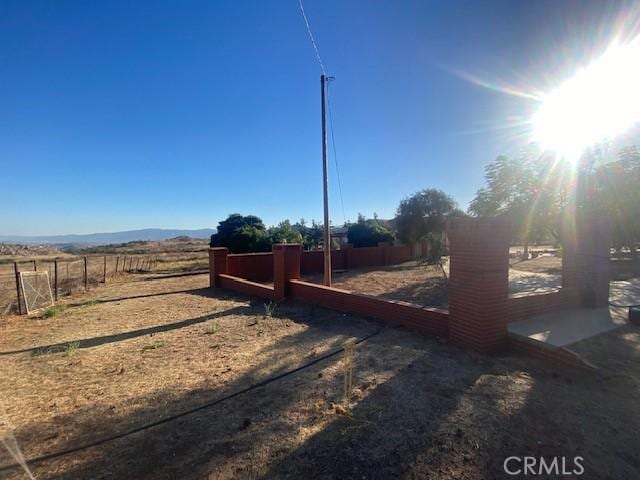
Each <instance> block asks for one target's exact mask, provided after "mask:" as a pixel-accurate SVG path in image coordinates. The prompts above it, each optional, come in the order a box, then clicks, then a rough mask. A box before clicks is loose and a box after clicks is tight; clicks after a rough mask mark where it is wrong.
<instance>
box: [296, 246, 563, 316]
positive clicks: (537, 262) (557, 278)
mask: <svg viewBox="0 0 640 480" xmlns="http://www.w3.org/2000/svg"><path fill="white" fill-rule="evenodd" d="M561 266H562V259H561V258H556V257H538V258H535V259H531V260H526V261H513V262H512V265H511V269H510V270H509V290H510V292H511V293H521V292H530V293H545V292H549V291H552V290H554V289H556V288H558V287H560V285H561V275H560V269H561ZM443 270H444V271H443ZM448 275H449V265H448V259H446V258H445V260H444V263H443V266H442V267H440V265H430V264H427V263H425V262H423V261H415V260H412V261H409V262H405V263H401V264H398V265H389V266H377V267H371V268H360V269H353V270H342V271H336V272H334V273H333V276H332V284H333V286H334V287H336V288H342V289H344V290H350V291H352V292H357V293H365V294H369V295H374V296H379V297H382V298H387V299H389V300H401V301H404V302H411V303H415V304H418V305H425V306H437V307H446V306H447V304H448V296H447V278H446V276H448ZM304 280H307V281H309V282H314V283H322V282H323V277H322V274H315V275H306V276H305V277H304Z"/></svg>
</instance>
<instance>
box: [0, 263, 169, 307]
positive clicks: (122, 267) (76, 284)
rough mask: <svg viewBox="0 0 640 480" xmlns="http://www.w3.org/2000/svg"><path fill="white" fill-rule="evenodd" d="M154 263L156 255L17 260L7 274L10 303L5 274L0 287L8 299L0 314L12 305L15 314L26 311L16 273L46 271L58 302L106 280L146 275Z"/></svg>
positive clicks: (2, 294) (153, 266)
mask: <svg viewBox="0 0 640 480" xmlns="http://www.w3.org/2000/svg"><path fill="white" fill-rule="evenodd" d="M157 262H158V256H157V255H90V256H84V257H82V258H73V259H66V258H58V257H56V258H54V259H53V260H37V259H29V260H17V261H14V262H13V272H12V273H11V274H10V275H11V276H12V277H13V279H12V280H13V282H12V283H15V294H14V300H10V297H11V294H10V293H9V292H10V288H7V287H8V282H7V281H6V279H8V278H9V276H8V275H5V276H4V278H5V281H4V282H2V283H4V285H0V297H4V298H5V299H9V300H8V304H4V305H2V308H3V311H0V314H6V313H8V312H10V311H11V310H12V309H13V308H14V306H15V307H16V310H17V312H18V314H22V313H24V312H25V311H26V309H25V308H24V299H23V298H22V294H21V290H20V272H24V271H35V272H37V271H47V272H48V273H49V281H50V284H51V291H52V292H53V296H54V300H58V299H59V297H60V296H63V295H71V294H72V293H74V292H77V291H80V290H84V291H87V290H89V288H90V287H91V286H95V285H98V284H101V283H102V284H105V283H107V282H108V280H109V279H113V278H116V277H118V276H120V275H123V274H129V273H142V272H150V271H152V270H154V269H155V268H156V266H157ZM2 278H3V275H0V280H2ZM11 288H13V287H11ZM14 302H15V303H14Z"/></svg>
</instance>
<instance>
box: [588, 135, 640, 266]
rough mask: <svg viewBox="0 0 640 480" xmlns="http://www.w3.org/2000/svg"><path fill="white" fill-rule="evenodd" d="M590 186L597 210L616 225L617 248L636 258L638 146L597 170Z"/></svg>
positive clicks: (639, 223) (639, 234)
mask: <svg viewBox="0 0 640 480" xmlns="http://www.w3.org/2000/svg"><path fill="white" fill-rule="evenodd" d="M590 183H591V185H592V189H593V197H594V201H595V202H596V204H597V208H599V209H600V210H601V212H604V214H606V215H607V216H608V218H610V220H611V222H612V224H613V225H612V226H613V245H614V247H615V248H616V250H618V251H620V250H621V249H622V248H623V247H628V248H629V250H630V252H631V254H632V255H633V256H634V257H637V255H638V254H637V251H636V248H635V244H636V243H637V242H638V241H640V149H639V148H638V147H637V146H636V145H633V146H630V147H626V148H623V149H621V150H620V152H619V153H618V159H617V161H614V162H609V163H605V164H604V165H601V166H599V167H597V168H595V170H594V172H593V178H592V181H591V182H590Z"/></svg>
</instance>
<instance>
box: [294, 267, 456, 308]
mask: <svg viewBox="0 0 640 480" xmlns="http://www.w3.org/2000/svg"><path fill="white" fill-rule="evenodd" d="M304 280H307V281H310V282H314V283H318V284H321V283H322V282H323V277H322V275H321V274H314V275H307V276H305V277H304ZM332 284H333V286H334V287H336V288H342V289H344V290H350V291H352V292H357V293H364V294H367V295H374V296H379V297H382V298H387V299H390V300H402V301H405V302H412V303H417V304H420V305H433V306H443V305H446V304H447V288H446V285H447V280H446V278H445V277H444V274H443V273H442V270H441V269H440V267H439V266H438V265H427V264H426V263H423V262H419V261H418V262H417V261H410V262H405V263H402V264H399V265H390V266H386V267H371V268H362V269H354V270H345V271H337V272H334V273H333V276H332Z"/></svg>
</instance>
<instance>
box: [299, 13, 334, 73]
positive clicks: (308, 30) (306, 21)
mask: <svg viewBox="0 0 640 480" xmlns="http://www.w3.org/2000/svg"><path fill="white" fill-rule="evenodd" d="M298 6H299V7H300V13H302V18H303V19H304V24H305V25H306V26H307V33H308V34H309V39H310V40H311V45H312V46H313V49H314V50H315V52H316V58H317V59H318V63H319V64H320V70H322V73H323V74H324V75H325V77H326V76H327V71H326V70H325V68H324V63H322V58H321V57H320V50H319V49H318V45H317V44H316V40H315V38H313V33H311V26H310V25H309V20H308V19H307V15H306V14H305V13H304V5H303V4H302V0H298Z"/></svg>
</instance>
